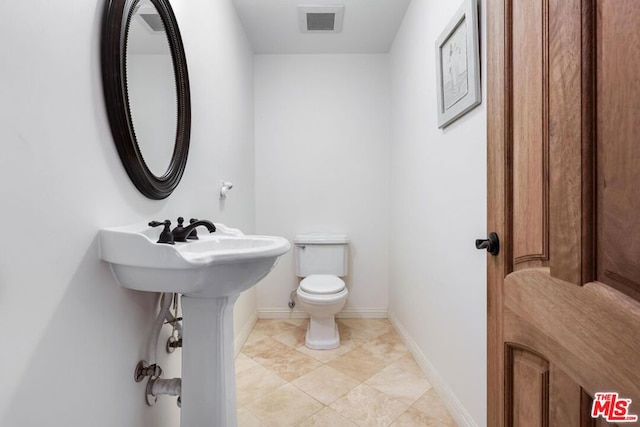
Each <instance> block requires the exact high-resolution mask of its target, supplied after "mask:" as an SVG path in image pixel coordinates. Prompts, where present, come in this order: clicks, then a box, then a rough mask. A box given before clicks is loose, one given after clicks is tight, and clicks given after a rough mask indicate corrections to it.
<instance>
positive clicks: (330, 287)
mask: <svg viewBox="0 0 640 427" xmlns="http://www.w3.org/2000/svg"><path fill="white" fill-rule="evenodd" d="M300 289H302V290H303V291H305V292H307V293H309V294H316V295H327V294H337V293H338V292H340V291H341V290H343V289H344V282H343V281H342V279H341V278H339V277H338V276H331V275H329V274H314V275H312V276H309V277H305V278H304V279H302V281H301V282H300Z"/></svg>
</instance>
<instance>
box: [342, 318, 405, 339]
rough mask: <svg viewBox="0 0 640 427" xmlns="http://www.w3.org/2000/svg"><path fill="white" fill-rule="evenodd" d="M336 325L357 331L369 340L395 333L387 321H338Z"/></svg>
mask: <svg viewBox="0 0 640 427" xmlns="http://www.w3.org/2000/svg"><path fill="white" fill-rule="evenodd" d="M338 323H339V324H342V325H344V326H347V327H348V328H350V329H353V330H356V331H359V333H360V334H362V335H366V337H367V338H369V339H371V338H375V337H377V336H379V335H382V334H386V333H388V332H394V331H395V330H394V329H393V326H392V325H391V323H390V322H389V320H387V319H338Z"/></svg>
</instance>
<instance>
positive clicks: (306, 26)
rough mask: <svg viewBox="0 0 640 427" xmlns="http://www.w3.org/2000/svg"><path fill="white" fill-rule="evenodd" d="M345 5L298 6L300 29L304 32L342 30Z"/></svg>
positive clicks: (337, 31) (333, 31)
mask: <svg viewBox="0 0 640 427" xmlns="http://www.w3.org/2000/svg"><path fill="white" fill-rule="evenodd" d="M343 16H344V5H324V6H298V18H299V19H300V31H302V32H303V33H315V32H324V33H326V32H330V33H339V32H340V31H342V18H343Z"/></svg>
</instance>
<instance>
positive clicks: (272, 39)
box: [233, 0, 411, 54]
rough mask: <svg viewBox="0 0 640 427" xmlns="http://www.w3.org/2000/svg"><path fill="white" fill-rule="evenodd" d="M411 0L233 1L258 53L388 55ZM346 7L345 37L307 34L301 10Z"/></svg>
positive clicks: (340, 34) (331, 34) (342, 34)
mask: <svg viewBox="0 0 640 427" xmlns="http://www.w3.org/2000/svg"><path fill="white" fill-rule="evenodd" d="M410 1H411V0H233V2H234V3H235V6H236V10H237V11H238V15H239V16H240V20H241V21H242V25H243V26H244V29H245V31H246V33H247V36H248V37H249V40H250V42H251V45H252V47H253V51H254V52H255V53H258V54H292V53H387V52H388V51H389V48H390V47H391V43H392V42H393V39H394V38H395V36H396V32H397V31H398V28H399V27H400V24H401V23H402V19H403V18H404V14H405V12H406V10H407V6H409V3H410ZM337 4H344V6H345V10H344V23H343V29H342V32H340V33H329V32H327V33H302V32H301V31H300V26H299V24H298V5H304V6H308V5H337Z"/></svg>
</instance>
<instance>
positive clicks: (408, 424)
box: [390, 408, 456, 427]
mask: <svg viewBox="0 0 640 427" xmlns="http://www.w3.org/2000/svg"><path fill="white" fill-rule="evenodd" d="M455 426H456V424H455V423H454V422H453V420H450V421H440V420H437V419H434V418H431V417H430V416H429V415H427V414H425V413H423V412H420V411H418V410H417V409H414V408H409V409H407V410H406V411H405V412H404V413H403V414H402V415H400V416H399V417H398V418H397V419H396V420H395V421H394V422H393V424H391V426H390V427H455Z"/></svg>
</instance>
